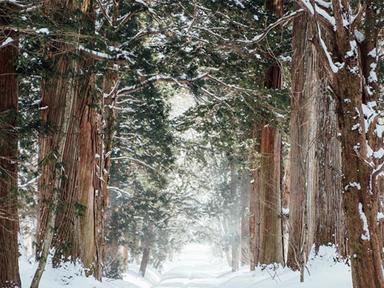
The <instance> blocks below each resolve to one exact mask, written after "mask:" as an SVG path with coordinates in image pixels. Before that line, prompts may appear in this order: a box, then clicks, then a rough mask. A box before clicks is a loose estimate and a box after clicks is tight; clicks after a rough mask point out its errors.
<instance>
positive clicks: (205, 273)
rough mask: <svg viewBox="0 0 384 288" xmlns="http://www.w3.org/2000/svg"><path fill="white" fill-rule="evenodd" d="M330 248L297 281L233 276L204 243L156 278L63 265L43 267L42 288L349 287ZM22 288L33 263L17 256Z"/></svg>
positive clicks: (289, 274) (287, 273)
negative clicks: (93, 274) (112, 275)
mask: <svg viewBox="0 0 384 288" xmlns="http://www.w3.org/2000/svg"><path fill="white" fill-rule="evenodd" d="M335 259H336V254H335V251H334V249H333V248H330V247H323V248H321V249H320V251H319V254H318V255H317V256H316V257H315V258H314V257H311V260H310V261H309V263H308V266H307V268H308V269H307V271H306V275H305V282H304V283H299V273H298V272H293V271H292V270H290V269H288V268H282V267H280V268H277V269H274V268H273V267H271V266H268V267H265V268H264V269H262V268H257V269H256V271H254V272H249V271H248V269H249V268H248V267H243V268H241V269H240V271H238V272H235V273H232V272H231V269H230V268H229V266H228V265H227V264H226V262H224V261H223V260H222V259H221V258H218V257H217V256H214V255H213V253H212V250H211V249H210V247H209V246H208V245H203V244H191V245H189V246H187V247H185V248H184V249H183V250H182V252H181V253H180V254H178V255H177V256H176V257H175V259H174V261H173V262H169V263H167V264H166V265H165V266H164V269H163V273H162V274H161V275H160V274H158V273H156V272H155V271H154V270H152V269H148V272H147V275H146V277H145V279H143V278H141V277H140V276H138V274H137V272H136V271H129V272H128V273H126V274H125V275H124V279H123V280H111V279H104V280H103V282H102V283H100V282H97V281H96V280H94V279H92V278H86V277H84V275H83V273H82V271H81V269H78V268H74V266H73V265H72V264H67V265H64V266H63V267H61V268H60V269H52V268H47V271H46V272H45V273H44V275H43V279H42V283H41V286H40V287H41V288H52V287H66V288H87V287H89V288H214V287H215V288H251V287H258V288H275V287H281V288H297V287H299V288H320V287H321V288H323V287H327V288H350V287H352V282H351V276H350V269H349V267H348V266H347V265H345V264H344V263H339V262H336V261H335ZM20 264H21V275H22V282H23V287H28V285H29V283H30V281H31V278H32V274H33V271H34V269H35V267H34V265H33V264H30V263H29V262H28V261H26V259H24V258H23V257H21V263H20Z"/></svg>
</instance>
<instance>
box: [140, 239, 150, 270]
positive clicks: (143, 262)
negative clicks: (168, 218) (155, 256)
mask: <svg viewBox="0 0 384 288" xmlns="http://www.w3.org/2000/svg"><path fill="white" fill-rule="evenodd" d="M144 237H146V238H145V239H144V247H143V257H142V258H141V262H140V268H139V274H140V275H141V276H142V277H144V276H145V272H146V271H147V266H148V263H149V255H150V251H151V248H150V240H149V237H148V235H147V236H146V235H144Z"/></svg>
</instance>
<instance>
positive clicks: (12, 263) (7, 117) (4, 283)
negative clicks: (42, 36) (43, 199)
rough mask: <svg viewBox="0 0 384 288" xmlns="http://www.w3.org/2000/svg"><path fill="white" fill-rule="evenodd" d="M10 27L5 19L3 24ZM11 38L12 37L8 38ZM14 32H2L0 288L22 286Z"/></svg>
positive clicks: (0, 18) (0, 62) (0, 69)
mask: <svg viewBox="0 0 384 288" xmlns="http://www.w3.org/2000/svg"><path fill="white" fill-rule="evenodd" d="M3 24H6V21H5V20H4V19H3V16H1V17H0V25H3ZM8 37H9V38H8ZM15 38H16V35H15V33H14V32H11V31H4V30H3V31H2V32H0V43H4V41H6V39H11V40H12V41H10V42H9V43H8V45H5V46H4V45H3V44H0V47H1V48H0V287H4V288H12V287H20V285H21V282H20V276H19V263H18V259H19V248H18V237H17V235H18V232H19V219H18V213H17V156H18V152H17V141H18V135H17V131H16V120H17V112H18V92H17V74H16V65H17V56H18V42H17V41H16V40H14V39H15Z"/></svg>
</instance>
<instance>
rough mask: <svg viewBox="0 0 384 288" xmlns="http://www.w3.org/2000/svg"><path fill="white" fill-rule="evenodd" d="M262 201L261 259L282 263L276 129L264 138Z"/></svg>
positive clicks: (266, 130)
mask: <svg viewBox="0 0 384 288" xmlns="http://www.w3.org/2000/svg"><path fill="white" fill-rule="evenodd" d="M260 150H261V151H260V152H261V166H260V187H259V199H260V200H259V201H260V203H261V204H262V205H261V209H260V247H261V250H260V258H259V262H260V263H262V264H271V263H283V241H282V240H283V238H282V226H281V219H282V218H281V189H280V186H281V177H280V174H281V173H280V164H281V136H280V134H279V132H278V131H277V129H276V128H273V127H270V126H264V127H263V130H262V134H261V147H260Z"/></svg>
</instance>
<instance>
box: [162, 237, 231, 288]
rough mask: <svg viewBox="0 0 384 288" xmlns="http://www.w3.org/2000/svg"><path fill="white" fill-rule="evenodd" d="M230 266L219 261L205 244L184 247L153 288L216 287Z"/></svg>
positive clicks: (227, 272) (228, 271)
mask: <svg viewBox="0 0 384 288" xmlns="http://www.w3.org/2000/svg"><path fill="white" fill-rule="evenodd" d="M229 273H230V268H228V267H226V265H224V264H223V263H220V261H219V260H218V259H216V258H215V257H214V256H213V255H212V252H211V249H210V248H209V247H208V246H205V245H199V244H194V245H190V246H188V247H186V248H185V249H184V250H183V251H182V253H181V254H180V255H179V256H178V260H177V261H175V262H174V263H172V264H169V266H168V267H166V269H165V272H164V273H163V274H162V277H161V281H160V283H159V284H158V285H157V286H155V288H171V287H172V288H197V287H200V288H211V287H218V285H219V284H220V283H221V282H222V281H223V278H224V277H225V275H228V274H229Z"/></svg>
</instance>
